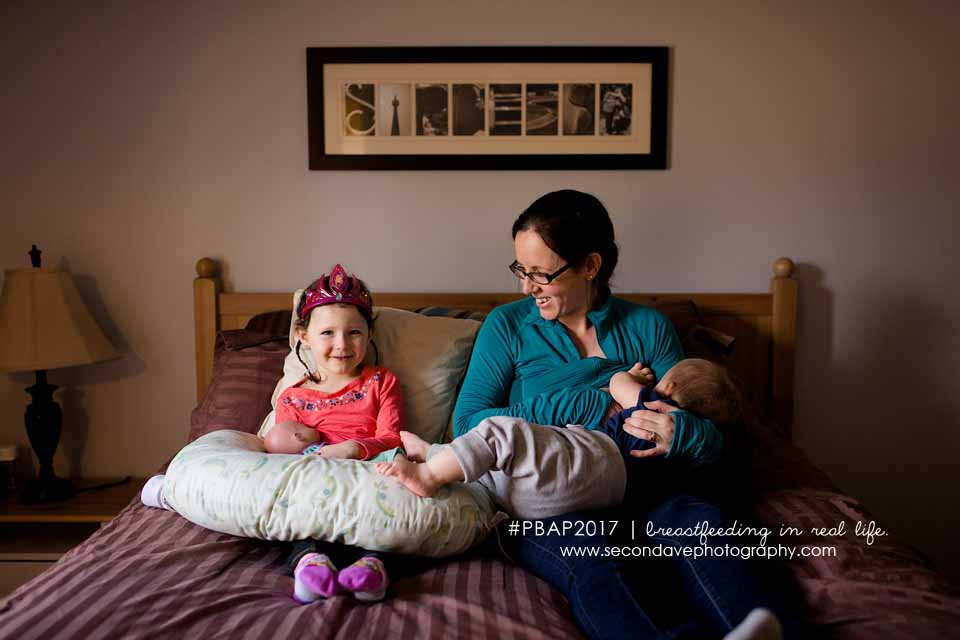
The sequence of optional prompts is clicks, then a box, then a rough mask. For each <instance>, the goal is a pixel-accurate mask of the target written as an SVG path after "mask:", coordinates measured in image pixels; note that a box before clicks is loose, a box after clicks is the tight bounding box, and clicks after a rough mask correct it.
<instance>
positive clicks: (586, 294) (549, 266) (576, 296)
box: [513, 229, 599, 320]
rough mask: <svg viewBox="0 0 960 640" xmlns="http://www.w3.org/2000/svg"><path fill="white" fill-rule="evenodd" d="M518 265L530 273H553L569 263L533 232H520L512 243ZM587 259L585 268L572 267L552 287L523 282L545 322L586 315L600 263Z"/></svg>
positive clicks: (528, 280) (525, 291) (525, 280)
mask: <svg viewBox="0 0 960 640" xmlns="http://www.w3.org/2000/svg"><path fill="white" fill-rule="evenodd" d="M513 249H514V255H515V257H516V259H517V265H518V266H519V267H520V268H521V269H523V270H524V271H525V272H527V273H532V272H534V271H540V272H542V273H547V274H550V273H553V272H555V271H556V270H557V269H560V268H561V267H564V266H565V265H566V264H567V263H566V261H565V260H564V259H563V258H561V257H560V256H559V255H557V254H556V253H554V252H553V250H552V249H551V248H550V247H548V246H547V243H545V242H544V241H543V238H541V237H540V234H539V233H537V232H536V231H534V230H532V229H531V230H527V231H520V232H518V233H517V236H516V237H515V238H514V240H513ZM593 262H595V260H594V259H592V258H591V259H588V264H587V265H584V268H583V269H576V268H572V267H571V268H570V269H567V270H566V271H564V272H563V273H561V274H560V275H559V276H558V277H557V278H556V279H555V280H554V281H553V282H551V283H550V284H537V283H536V282H533V281H532V280H531V279H530V278H523V279H522V280H521V284H522V288H523V293H524V295H529V296H533V297H534V298H536V301H537V309H538V310H539V311H540V317H542V318H543V319H544V320H572V319H575V318H578V317H581V316H585V315H586V313H587V310H588V309H589V308H590V303H591V300H592V293H593V289H592V285H591V282H590V280H589V279H588V277H590V278H592V275H591V274H593V273H595V272H596V268H599V264H596V265H594V264H593Z"/></svg>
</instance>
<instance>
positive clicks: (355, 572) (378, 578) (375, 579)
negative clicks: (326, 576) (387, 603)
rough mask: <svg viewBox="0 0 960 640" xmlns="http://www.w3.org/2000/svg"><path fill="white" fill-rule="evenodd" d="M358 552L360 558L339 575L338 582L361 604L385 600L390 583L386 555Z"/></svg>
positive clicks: (358, 550) (375, 552) (362, 550)
mask: <svg viewBox="0 0 960 640" xmlns="http://www.w3.org/2000/svg"><path fill="white" fill-rule="evenodd" d="M356 551H357V553H358V554H359V555H360V557H359V558H358V559H357V560H356V561H355V562H354V563H353V564H351V565H350V566H348V567H346V568H345V569H343V570H342V571H341V572H340V573H339V574H338V575H337V582H338V583H339V585H340V586H341V587H342V588H343V589H344V590H346V591H349V592H350V593H352V594H353V597H354V598H356V599H357V600H360V601H361V602H376V601H378V600H383V597H384V596H385V595H386V593H387V585H388V584H389V582H390V581H389V578H388V577H387V567H386V565H385V564H384V560H385V559H386V557H385V555H384V554H381V553H379V552H377V551H366V550H364V549H357V550H356Z"/></svg>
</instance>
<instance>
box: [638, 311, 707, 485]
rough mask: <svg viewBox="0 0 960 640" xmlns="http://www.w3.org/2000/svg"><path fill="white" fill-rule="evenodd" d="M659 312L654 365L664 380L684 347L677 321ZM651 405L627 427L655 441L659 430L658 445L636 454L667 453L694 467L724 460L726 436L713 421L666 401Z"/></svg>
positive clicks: (654, 336) (654, 340) (656, 325)
mask: <svg viewBox="0 0 960 640" xmlns="http://www.w3.org/2000/svg"><path fill="white" fill-rule="evenodd" d="M655 313H656V316H655V318H656V323H655V325H654V327H653V332H652V333H653V336H652V338H653V340H652V341H653V345H652V348H651V349H650V351H649V353H650V360H651V361H650V367H651V368H652V369H653V371H654V372H655V373H656V375H657V379H660V378H662V377H663V375H664V374H665V373H666V372H667V371H669V370H670V368H671V367H673V365H675V364H677V363H678V362H680V360H682V359H683V347H682V346H681V345H680V338H679V337H678V336H677V331H676V329H674V328H673V324H672V323H671V322H670V321H669V320H668V319H667V318H666V316H664V315H663V314H660V313H658V312H655ZM647 408H648V409H650V410H649V411H637V412H635V413H634V414H633V415H632V416H630V417H629V418H627V420H626V422H625V423H624V429H625V430H626V431H627V432H628V433H631V435H635V436H636V437H638V438H643V439H645V440H651V434H652V433H655V434H656V439H655V440H651V441H652V442H654V444H655V445H656V447H655V448H653V449H644V450H643V451H637V452H636V453H634V454H632V455H635V456H636V457H653V456H662V455H665V456H667V457H668V458H676V459H682V460H687V461H689V462H690V463H691V464H693V465H694V466H699V465H703V464H712V463H714V462H717V461H718V460H719V459H720V454H721V452H722V450H723V436H722V435H721V434H720V431H719V430H717V427H716V425H714V424H713V422H711V421H710V420H707V419H706V418H701V417H700V416H697V415H694V414H692V413H689V412H687V411H684V410H683V409H677V408H676V407H672V406H670V405H668V404H666V403H662V402H654V403H648V407H647Z"/></svg>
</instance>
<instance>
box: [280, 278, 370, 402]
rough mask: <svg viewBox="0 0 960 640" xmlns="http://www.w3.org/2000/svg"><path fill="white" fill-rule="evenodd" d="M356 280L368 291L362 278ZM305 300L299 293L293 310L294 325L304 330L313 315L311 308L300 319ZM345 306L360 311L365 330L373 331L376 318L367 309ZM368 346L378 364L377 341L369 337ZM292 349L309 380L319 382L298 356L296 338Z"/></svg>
mask: <svg viewBox="0 0 960 640" xmlns="http://www.w3.org/2000/svg"><path fill="white" fill-rule="evenodd" d="M354 277H355V278H356V276H354ZM357 280H358V281H359V282H360V286H361V287H363V288H364V289H366V290H367V292H369V291H370V288H369V287H367V285H366V284H365V283H364V282H363V280H360V278H357ZM316 284H317V281H316V280H314V281H313V282H311V283H310V284H309V285H307V286H306V287H304V291H306V290H307V289H311V288H316ZM306 302H307V296H305V295H301V296H300V302H298V303H297V308H296V310H295V311H294V313H295V315H294V326H295V327H296V328H297V329H302V330H303V331H306V330H307V327H309V326H310V316H312V315H313V313H312V310H311V313H308V314H307V317H306V318H302V319H301V317H300V316H301V315H303V306H304V305H305V304H306ZM370 304H371V306H372V305H373V294H371V295H370ZM347 306H352V307H354V308H355V309H356V310H357V311H359V312H360V315H361V316H363V319H364V320H366V321H367V331H368V332H372V331H373V322H374V320H375V319H376V318H374V316H373V315H371V314H370V312H369V311H367V310H366V309H364V308H363V307H358V306H357V305H347ZM370 346H372V347H373V363H374V364H380V349H378V348H377V343H376V342H374V341H373V340H372V339H371V340H370ZM294 351H296V354H297V360H299V361H300V364H302V365H303V368H304V369H306V370H307V377H309V378H310V380H311V381H313V382H316V383H319V382H320V377H319V376H318V375H317V374H315V373H314V372H313V371H311V370H310V367H308V366H307V363H306V362H304V361H303V358H302V357H300V340H297V346H296V349H294Z"/></svg>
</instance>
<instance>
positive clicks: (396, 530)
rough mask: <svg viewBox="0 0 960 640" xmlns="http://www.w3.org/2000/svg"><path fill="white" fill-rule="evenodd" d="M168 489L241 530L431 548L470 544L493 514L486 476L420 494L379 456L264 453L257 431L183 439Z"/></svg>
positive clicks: (384, 547)
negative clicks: (375, 459) (379, 463)
mask: <svg viewBox="0 0 960 640" xmlns="http://www.w3.org/2000/svg"><path fill="white" fill-rule="evenodd" d="M163 493H164V497H165V498H166V500H167V501H168V502H169V503H170V505H171V506H172V507H173V508H174V509H175V510H176V511H177V513H179V514H180V515H182V516H183V517H184V518H186V519H187V520H190V521H191V522H194V523H195V524H198V525H200V526H202V527H206V528H207V529H213V530H214V531H220V532H223V533H228V534H232V535H235V536H244V537H248V538H260V539H263V540H301V539H305V538H316V539H320V540H328V541H331V542H342V543H345V544H350V545H356V546H359V547H362V548H364V549H369V550H372V551H397V552H401V553H415V554H420V555H425V556H435V557H439V556H449V555H454V554H457V553H461V552H463V551H466V550H467V549H469V548H470V547H472V546H474V545H475V544H476V543H478V542H479V541H480V540H482V539H483V538H484V537H485V536H486V535H487V533H489V531H490V529H491V527H492V526H493V524H494V522H495V510H494V508H493V505H492V503H491V501H490V498H489V496H488V495H487V494H486V492H485V491H484V490H483V489H482V488H481V487H480V486H475V485H468V484H461V483H457V484H454V485H450V486H448V487H445V488H443V489H442V490H441V491H440V492H439V493H438V494H437V495H436V496H434V497H432V498H420V497H418V496H416V495H415V494H413V493H412V492H410V491H409V490H407V489H406V488H405V487H403V486H402V485H400V484H399V483H397V482H396V481H394V480H392V479H390V478H387V477H385V476H382V475H379V474H377V473H376V471H375V470H374V468H373V463H370V462H360V461H357V460H331V459H329V458H322V457H320V456H303V455H283V454H267V453H266V452H265V450H264V448H263V441H262V440H261V439H260V438H258V437H257V436H254V435H252V434H249V433H242V432H240V431H229V430H224V431H214V432H212V433H208V434H206V435H204V436H202V437H200V438H198V439H197V440H195V441H193V442H192V443H190V444H188V445H187V446H186V447H184V448H183V449H182V450H181V451H180V453H178V454H177V455H176V457H175V458H174V459H173V461H172V462H171V463H170V466H169V467H168V469H167V476H166V480H165V483H164V490H163Z"/></svg>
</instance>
